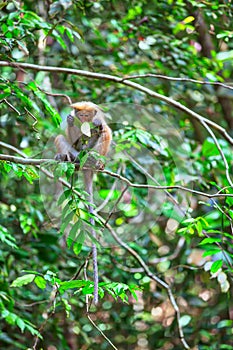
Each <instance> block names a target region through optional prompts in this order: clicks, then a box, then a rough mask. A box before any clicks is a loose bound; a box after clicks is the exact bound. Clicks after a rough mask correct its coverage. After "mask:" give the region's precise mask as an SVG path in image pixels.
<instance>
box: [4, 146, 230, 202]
mask: <svg viewBox="0 0 233 350" xmlns="http://www.w3.org/2000/svg"><path fill="white" fill-rule="evenodd" d="M0 146H2V147H5V148H8V149H12V150H14V151H15V152H17V153H19V154H20V155H22V157H23V158H21V157H16V156H10V155H6V154H0V160H5V161H8V162H12V163H17V164H25V165H34V166H37V167H39V168H40V170H41V171H43V172H44V173H45V174H46V175H47V176H49V177H50V178H53V177H54V176H53V174H52V173H51V172H49V171H48V170H47V169H43V168H42V167H40V165H41V164H44V163H49V162H51V163H54V162H56V163H57V161H55V160H54V159H48V158H45V159H34V158H26V156H25V154H24V153H23V152H21V151H19V150H17V148H15V147H13V146H11V145H7V144H5V143H4V142H1V141H0ZM83 169H85V167H84V168H83ZM96 171H97V172H102V173H105V174H107V175H109V176H112V177H115V178H117V179H119V180H121V181H123V182H125V183H126V184H127V185H128V187H133V188H147V189H154V190H162V191H165V190H180V191H185V192H190V193H193V194H196V195H199V196H203V197H207V198H216V197H219V198H220V197H233V194H232V193H221V191H223V190H225V189H228V188H231V186H227V187H224V188H222V189H221V190H219V191H218V192H217V193H214V194H209V193H205V192H201V191H196V190H192V189H191V188H187V187H184V186H181V185H172V186H169V185H167V186H160V185H147V184H136V183H133V182H131V181H130V180H128V179H127V178H126V177H124V176H122V175H120V174H117V173H114V172H112V171H109V170H98V169H97V170H96ZM59 181H60V182H61V183H62V184H63V185H64V186H66V187H68V188H71V185H70V184H69V183H68V182H67V181H65V180H63V179H62V178H60V179H59ZM75 193H76V192H75ZM76 194H77V193H76Z"/></svg>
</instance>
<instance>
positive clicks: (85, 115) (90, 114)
mask: <svg viewBox="0 0 233 350" xmlns="http://www.w3.org/2000/svg"><path fill="white" fill-rule="evenodd" d="M95 114H96V111H95V110H90V111H89V110H81V111H76V113H75V115H76V116H77V117H78V119H79V120H80V122H81V123H85V122H88V123H90V122H92V121H93V118H94V116H95Z"/></svg>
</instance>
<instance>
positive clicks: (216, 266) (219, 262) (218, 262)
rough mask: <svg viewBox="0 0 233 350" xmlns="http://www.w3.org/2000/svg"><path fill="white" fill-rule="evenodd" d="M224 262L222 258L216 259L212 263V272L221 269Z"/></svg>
mask: <svg viewBox="0 0 233 350" xmlns="http://www.w3.org/2000/svg"><path fill="white" fill-rule="evenodd" d="M222 264H223V261H222V260H221V259H219V260H216V261H215V262H214V263H213V264H212V266H211V268H210V271H211V272H212V273H215V272H217V271H218V270H219V269H221V267H222Z"/></svg>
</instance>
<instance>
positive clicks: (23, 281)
mask: <svg viewBox="0 0 233 350" xmlns="http://www.w3.org/2000/svg"><path fill="white" fill-rule="evenodd" d="M34 278H35V275H34V274H28V275H24V276H21V277H18V278H16V280H14V281H13V282H12V283H11V287H22V286H24V285H27V284H29V283H31V282H32V281H33V280H34Z"/></svg>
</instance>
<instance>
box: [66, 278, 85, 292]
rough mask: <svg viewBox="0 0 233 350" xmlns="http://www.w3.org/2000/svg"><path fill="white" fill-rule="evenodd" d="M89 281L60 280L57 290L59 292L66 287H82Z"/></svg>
mask: <svg viewBox="0 0 233 350" xmlns="http://www.w3.org/2000/svg"><path fill="white" fill-rule="evenodd" d="M90 283H91V282H90V281H84V280H74V281H65V282H60V286H59V291H60V292H61V293H64V292H65V291H66V290H68V289H73V288H82V287H85V286H87V285H89V284H90Z"/></svg>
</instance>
